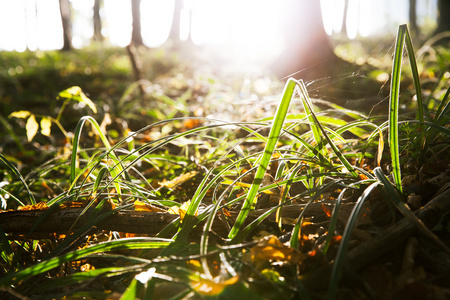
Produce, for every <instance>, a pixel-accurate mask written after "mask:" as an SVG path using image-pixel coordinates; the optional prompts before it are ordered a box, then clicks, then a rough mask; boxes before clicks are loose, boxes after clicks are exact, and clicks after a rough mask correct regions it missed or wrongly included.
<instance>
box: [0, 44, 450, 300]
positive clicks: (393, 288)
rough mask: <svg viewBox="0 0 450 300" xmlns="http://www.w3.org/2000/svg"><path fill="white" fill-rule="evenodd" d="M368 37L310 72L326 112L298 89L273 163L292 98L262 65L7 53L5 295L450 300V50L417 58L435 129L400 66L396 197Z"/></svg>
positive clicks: (171, 57)
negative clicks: (329, 68)
mask: <svg viewBox="0 0 450 300" xmlns="http://www.w3.org/2000/svg"><path fill="white" fill-rule="evenodd" d="M392 42H393V41H392ZM366 43H367V45H363V46H364V47H363V46H361V47H360V48H351V47H350V46H348V45H341V46H340V47H338V48H337V51H338V53H339V55H340V56H341V57H345V58H346V59H348V60H349V61H351V62H352V67H349V69H348V70H339V72H338V74H337V75H336V73H335V72H334V73H333V75H332V76H326V77H323V76H322V77H318V78H316V79H315V80H310V81H307V82H305V87H306V90H307V93H308V95H309V97H311V103H312V104H313V105H314V110H313V111H315V113H316V114H317V116H316V117H315V118H316V119H311V118H310V116H311V113H310V114H309V115H308V114H305V111H307V110H308V106H307V103H308V101H305V100H304V98H301V97H299V96H296V95H297V94H296V93H298V94H301V93H300V92H299V90H296V93H294V94H295V95H294V98H293V100H292V103H290V105H288V107H289V111H288V113H287V117H286V121H285V122H284V127H283V129H281V130H283V131H282V134H280V136H279V138H278V137H277V138H278V140H277V141H276V143H275V144H274V145H273V148H272V150H271V152H270V153H269V154H270V155H269V156H268V159H269V160H268V161H267V165H266V167H265V169H264V170H263V173H261V174H259V173H258V172H259V169H260V168H259V167H258V166H259V165H262V164H263V161H264V153H267V152H268V151H269V150H268V147H269V146H267V145H268V144H270V142H268V141H270V139H271V138H270V136H271V133H272V132H273V131H274V130H275V129H273V128H275V127H276V126H275V125H274V124H277V122H278V120H277V118H276V112H277V116H278V110H281V109H279V107H282V106H283V102H284V101H281V104H280V99H282V98H283V99H284V98H285V96H286V93H288V92H289V91H290V90H289V87H288V86H289V85H286V86H285V84H286V80H279V79H276V78H275V77H274V76H272V75H268V73H267V72H265V71H264V69H258V68H257V67H255V65H254V64H253V63H252V62H246V63H243V62H238V63H236V62H234V63H233V62H232V61H231V60H230V59H229V58H227V57H217V56H209V55H208V52H207V51H206V50H205V49H194V48H193V49H191V50H190V51H188V52H187V53H183V54H180V53H179V52H177V51H174V50H173V49H174V48H172V47H166V48H161V49H134V51H135V52H134V56H130V55H129V53H127V51H126V49H121V48H108V47H101V46H98V45H97V46H92V47H89V48H86V49H82V50H74V51H71V52H59V51H51V52H39V51H38V52H25V53H7V52H2V53H0V66H1V69H0V99H1V102H0V123H1V125H0V154H1V157H0V158H1V160H0V171H1V173H0V200H1V209H2V210H3V211H4V212H2V213H0V228H1V229H2V230H1V232H0V246H1V252H2V254H1V258H0V262H1V274H2V277H0V297H1V298H2V299H9V298H11V299H14V298H20V299H48V297H49V295H50V296H51V297H52V298H65V299H81V298H83V299H103V298H113V299H119V298H122V299H128V298H129V299H134V298H140V299H210V298H211V299H213V298H214V299H237V298H236V297H238V298H243V297H249V298H251V299H275V298H278V299H303V298H304V299H324V298H327V299H450V289H449V287H448V282H449V278H450V252H449V248H450V218H449V217H450V213H449V212H450V201H449V200H448V199H450V186H449V182H450V181H449V177H450V159H449V157H450V156H449V154H450V153H449V137H448V130H449V128H448V125H449V117H448V109H449V107H448V101H449V100H448V98H449V95H448V94H449V86H450V73H449V61H450V51H448V49H446V48H444V47H437V48H429V49H420V50H419V52H420V51H422V50H424V52H423V54H422V55H420V53H418V63H417V64H418V67H419V71H420V83H421V87H422V94H423V96H424V99H426V100H424V103H425V107H424V111H425V112H424V114H425V119H426V120H425V121H426V122H428V123H426V124H433V125H432V126H431V125H430V127H429V129H427V131H425V133H424V137H425V140H419V138H418V137H419V136H420V132H421V130H424V129H423V128H420V127H419V125H418V122H419V121H418V119H417V114H418V113H417V111H418V107H417V97H416V96H415V89H414V83H415V81H414V80H413V77H412V76H411V71H410V68H409V67H408V66H407V59H406V58H405V59H404V64H405V66H406V67H403V73H402V74H403V77H402V82H401V90H400V94H401V96H400V105H399V108H398V109H399V113H398V116H399V120H400V123H399V127H400V130H399V143H400V146H399V149H400V151H399V155H400V165H401V174H402V178H401V179H402V180H401V188H402V192H401V193H398V192H396V191H395V189H391V190H390V189H389V187H391V185H392V187H394V186H395V183H396V181H395V178H394V177H393V175H392V172H393V167H392V166H393V164H394V163H393V160H392V159H391V155H392V152H390V148H392V144H391V140H389V136H388V135H389V134H388V129H387V125H386V124H387V123H386V121H387V120H388V119H389V116H388V115H389V109H390V103H389V95H390V93H391V87H390V82H389V78H390V75H391V72H392V70H391V69H392V57H391V53H390V52H389V51H391V52H392V44H390V43H386V44H381V45H377V47H373V46H370V45H369V44H370V42H366ZM355 49H356V50H355ZM364 49H372V51H371V52H370V51H365V50H364ZM355 51H356V52H355ZM355 57H356V58H355ZM133 59H134V60H135V62H136V63H137V65H138V66H139V67H138V69H137V70H136V69H133V63H132V61H133ZM223 66H226V67H223ZM306 72H314V70H313V68H312V69H310V70H306ZM301 77H302V73H301V72H300V73H299V74H296V75H295V78H298V79H301ZM76 86H78V87H80V89H78V88H73V87H76ZM296 88H298V86H297V87H296ZM91 100H92V102H91ZM289 101H290V99H289ZM310 109H311V108H310ZM88 116H89V117H88ZM80 120H84V121H83V122H85V123H82V122H80ZM283 120H284V119H283ZM314 122H317V123H314ZM88 123H89V124H90V125H84V124H88ZM281 124H283V122H281ZM314 124H315V125H314ZM83 126H84V127H83ZM83 128H84V129H83ZM322 128H323V131H320V130H322ZM433 129H436V130H434V131H433ZM267 137H269V138H267ZM328 137H331V138H330V140H328ZM324 140H327V141H328V142H324ZM420 141H421V142H420ZM421 143H422V144H421ZM332 144H335V145H336V147H335V148H333V147H332ZM347 161H348V162H349V163H350V164H351V165H352V166H354V168H355V169H354V170H351V168H350V167H349V166H346V165H345V163H346V162H347ZM341 163H342V164H341ZM380 174H381V175H380ZM382 174H384V175H382ZM260 175H261V177H258V176H260ZM383 180H387V181H383ZM389 181H390V182H391V183H392V184H391V183H390V182H389ZM255 185H258V186H257V188H256V190H255V193H256V194H255V199H256V200H257V201H256V200H255V202H253V204H252V205H251V206H250V207H249V208H248V210H249V212H245V214H246V215H245V216H244V217H241V215H243V214H244V213H243V211H246V210H245V209H243V207H244V206H245V204H243V203H245V202H246V201H250V200H251V199H250V200H249V197H250V196H248V195H250V194H251V193H252V190H253V186H255ZM392 187H391V188H392ZM398 188H399V186H397V189H398ZM391 198H392V199H391ZM396 199H399V200H401V203H400V202H396V201H397V200H396ZM247 213H248V214H247ZM155 216H156V217H155ZM239 222H242V224H239ZM239 226H241V227H239ZM336 266H338V267H336ZM127 297H128V298H127Z"/></svg>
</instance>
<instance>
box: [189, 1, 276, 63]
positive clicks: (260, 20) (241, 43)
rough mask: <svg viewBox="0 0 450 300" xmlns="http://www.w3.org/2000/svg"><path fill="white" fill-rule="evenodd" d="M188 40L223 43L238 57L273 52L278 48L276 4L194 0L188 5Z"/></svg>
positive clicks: (263, 54) (271, 2)
mask: <svg viewBox="0 0 450 300" xmlns="http://www.w3.org/2000/svg"><path fill="white" fill-rule="evenodd" d="M192 9H193V10H192V32H191V35H192V40H193V42H194V43H196V44H203V45H212V46H214V45H223V46H224V47H226V49H227V51H229V52H228V53H229V54H230V55H232V56H234V57H236V55H237V56H238V58H244V57H245V58H247V59H249V58H257V57H259V58H260V57H267V56H268V55H273V53H275V52H276V51H277V50H278V48H279V41H278V20H279V13H280V4H279V3H278V2H275V1H272V0H260V1H257V0H248V1H244V2H243V1H238V0H232V1H217V0H216V1H211V0H197V1H194V2H193V7H192Z"/></svg>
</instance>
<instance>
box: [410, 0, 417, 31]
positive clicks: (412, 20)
mask: <svg viewBox="0 0 450 300" xmlns="http://www.w3.org/2000/svg"><path fill="white" fill-rule="evenodd" d="M416 7H417V1H416V0H409V28H410V29H411V31H412V32H413V33H418V32H419V28H418V27H417V14H416V12H417V10H416V9H417V8H416Z"/></svg>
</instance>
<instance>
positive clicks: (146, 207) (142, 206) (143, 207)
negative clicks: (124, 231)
mask: <svg viewBox="0 0 450 300" xmlns="http://www.w3.org/2000/svg"><path fill="white" fill-rule="evenodd" d="M134 210H135V211H150V212H166V211H165V210H164V209H161V208H159V207H156V206H154V205H151V204H147V203H144V202H142V201H139V200H136V201H134Z"/></svg>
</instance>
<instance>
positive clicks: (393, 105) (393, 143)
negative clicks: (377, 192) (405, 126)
mask: <svg viewBox="0 0 450 300" xmlns="http://www.w3.org/2000/svg"><path fill="white" fill-rule="evenodd" d="M406 30H407V28H406V25H402V26H399V28H398V33H397V41H396V44H395V50H394V61H393V63H392V75H391V90H390V97H389V148H390V151H391V161H392V174H393V176H394V182H395V186H396V187H397V189H398V190H399V191H400V192H402V178H401V170H400V167H401V166H400V154H399V137H398V107H399V98H400V78H401V71H402V60H403V47H404V44H405V34H406Z"/></svg>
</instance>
